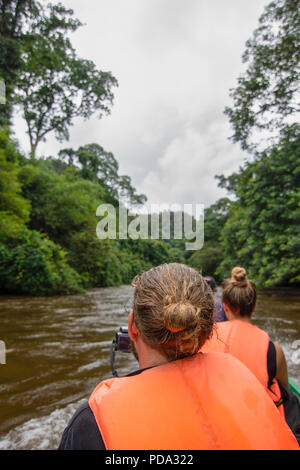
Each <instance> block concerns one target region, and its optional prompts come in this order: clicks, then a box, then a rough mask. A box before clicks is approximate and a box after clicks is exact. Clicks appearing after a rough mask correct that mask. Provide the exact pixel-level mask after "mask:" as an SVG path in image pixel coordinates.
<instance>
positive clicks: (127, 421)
mask: <svg viewBox="0 0 300 470" xmlns="http://www.w3.org/2000/svg"><path fill="white" fill-rule="evenodd" d="M132 285H133V287H134V297H133V309H132V310H131V311H130V313H129V315H128V333H129V336H130V338H131V341H132V350H133V352H134V354H135V356H136V358H137V359H138V362H139V366H140V369H139V370H137V371H135V372H132V373H131V374H129V375H127V376H126V377H117V378H111V379H108V380H104V381H102V382H100V384H99V385H98V386H97V387H96V388H95V390H94V391H93V392H92V394H91V396H90V399H89V401H88V403H85V404H84V405H82V406H81V407H80V408H79V409H78V410H77V412H76V413H75V415H74V416H73V418H72V419H71V422H70V424H69V425H68V427H67V428H66V430H65V431H64V434H63V436H62V440H61V444H60V446H59V448H60V449H77V450H80V449H82V450H83V449H102V450H104V449H106V450H125V449H127V450H133V449H134V450H139V449H141V450H147V449H148V450H152V449H156V450H163V449H166V450H176V449H181V450H191V449H299V447H298V444H297V441H296V440H295V438H294V436H293V434H292V432H291V430H290V429H289V427H288V426H287V424H286V423H285V421H284V420H283V419H282V417H281V416H280V414H279V413H278V412H277V410H276V408H275V407H274V405H273V403H272V401H271V400H270V398H269V397H268V395H267V394H266V393H265V391H264V389H263V387H262V386H261V385H260V383H259V382H258V380H257V379H256V377H254V375H253V374H252V373H251V372H250V371H249V370H248V369H247V367H245V366H244V364H242V363H241V362H240V361H238V360H237V359H236V358H234V357H233V356H231V355H229V354H210V353H207V354H202V353H199V354H198V353H197V352H198V350H199V349H201V347H202V346H203V345H204V344H205V342H206V341H207V339H208V338H209V337H210V335H211V333H212V330H213V325H214V321H213V311H214V299H213V294H212V291H211V289H210V287H209V286H208V284H207V283H206V282H205V281H204V279H203V277H202V276H201V275H200V274H199V273H198V272H197V271H195V270H194V269H192V268H190V267H188V266H185V265H183V264H177V263H171V264H164V265H161V266H158V267H156V268H153V269H150V270H149V271H146V272H144V273H142V274H140V275H139V276H137V277H136V278H135V279H134V280H133V283H132ZM225 371H226V373H225Z"/></svg>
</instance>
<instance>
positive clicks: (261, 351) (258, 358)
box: [201, 320, 284, 416]
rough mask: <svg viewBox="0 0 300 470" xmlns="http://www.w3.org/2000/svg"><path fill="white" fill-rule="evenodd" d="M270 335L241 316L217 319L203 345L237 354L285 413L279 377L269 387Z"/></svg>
mask: <svg viewBox="0 0 300 470" xmlns="http://www.w3.org/2000/svg"><path fill="white" fill-rule="evenodd" d="M269 341H270V338H269V335H268V334H267V333H266V332H265V331H263V330H261V329H260V328H257V326H255V325H252V324H251V323H249V322H245V321H241V320H231V321H226V322H219V323H216V329H215V331H214V333H213V336H212V338H211V339H210V340H209V341H206V343H205V344H204V346H203V347H202V348H201V351H202V352H225V353H229V354H232V355H233V356H235V357H236V358H238V359H239V360H240V361H241V362H243V364H245V365H246V366H247V367H248V369H250V370H251V372H253V374H254V375H255V376H256V377H257V378H258V380H259V381H260V383H261V384H262V385H263V386H264V388H265V389H266V391H267V392H268V394H269V395H270V397H271V398H272V400H273V401H274V403H275V405H276V406H277V408H278V409H279V411H280V413H281V414H282V415H283V416H284V408H283V404H282V398H281V392H280V388H279V385H278V382H277V380H276V379H275V378H274V379H273V383H272V385H270V387H268V382H269V376H268V366H267V354H268V347H269Z"/></svg>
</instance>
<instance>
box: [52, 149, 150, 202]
mask: <svg viewBox="0 0 300 470" xmlns="http://www.w3.org/2000/svg"><path fill="white" fill-rule="evenodd" d="M59 157H60V158H61V160H62V161H63V162H65V163H66V164H67V165H69V166H71V167H73V166H75V168H76V167H79V168H80V175H81V176H82V177H83V178H85V179H88V180H90V181H94V182H99V183H100V184H101V185H102V186H103V187H104V188H105V189H106V191H107V194H108V195H109V196H110V199H111V201H110V202H112V203H114V204H115V205H116V204H117V203H118V200H119V199H122V201H123V203H126V202H127V203H128V204H129V205H131V206H135V205H140V204H143V203H145V202H146V200H147V198H146V196H145V195H144V194H137V193H136V191H135V189H134V187H133V186H132V184H131V179H130V177H129V176H124V175H123V176H120V175H119V173H118V171H119V164H118V162H117V160H116V159H115V157H114V155H113V154H112V153H111V152H106V151H105V150H104V149H103V147H101V146H100V145H99V144H96V143H93V144H87V145H84V146H81V147H79V148H78V149H77V150H74V149H72V148H65V149H63V150H61V151H60V152H59Z"/></svg>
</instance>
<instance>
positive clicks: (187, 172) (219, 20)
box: [15, 0, 269, 207]
mask: <svg viewBox="0 0 300 470" xmlns="http://www.w3.org/2000/svg"><path fill="white" fill-rule="evenodd" d="M61 2H62V3H63V4H64V5H65V6H66V7H69V8H72V9H73V10H74V15H75V16H76V17H77V18H79V19H80V20H81V21H82V22H83V23H85V25H84V26H83V27H81V28H80V29H79V30H78V31H76V32H75V33H74V34H72V43H73V45H74V47H75V48H76V50H77V53H78V55H79V56H81V57H83V58H85V59H90V60H93V61H94V62H95V64H96V65H97V67H98V68H100V69H101V70H103V71H110V72H112V74H113V75H114V76H115V77H116V79H117V80H118V83H119V87H118V88H115V89H114V95H115V99H114V105H113V107H112V110H111V114H110V115H109V116H104V117H103V118H102V119H101V120H98V119H97V118H91V119H90V120H89V121H86V122H80V121H76V123H75V125H74V126H73V127H72V128H71V133H70V141H69V142H65V143H62V144H61V143H58V142H57V141H56V140H55V138H54V137H53V136H51V135H49V137H48V139H47V142H46V143H45V144H41V145H40V147H39V148H38V154H39V155H54V154H55V153H56V152H57V151H58V150H59V149H60V148H63V147H67V146H72V147H74V148H77V147H79V146H80V145H84V144H88V143H92V142H97V143H99V144H100V145H102V146H103V147H104V148H105V149H106V150H107V151H111V152H113V154H114V156H115V157H116V159H117V160H118V162H119V165H120V174H127V175H129V176H130V177H131V178H132V182H133V185H134V186H135V187H136V188H137V190H138V191H139V192H142V193H144V194H146V196H147V197H148V201H149V202H150V203H168V204H171V203H177V204H180V205H183V204H195V203H204V204H205V206H206V207H207V206H208V205H210V204H212V203H213V202H215V201H216V200H217V199H219V198H220V197H223V196H226V195H227V194H226V192H225V191H224V190H222V189H220V188H218V187H217V180H216V179H215V178H214V175H216V174H222V173H223V174H225V175H229V174H231V173H232V172H233V171H237V170H238V168H239V166H240V165H242V164H243V162H244V160H245V158H248V154H246V153H245V152H242V150H241V149H240V147H239V145H238V144H233V143H231V142H230V141H229V140H228V137H229V136H230V135H231V129H230V126H229V123H228V120H227V117H226V116H225V115H224V113H223V111H224V108H225V106H226V105H228V104H230V98H229V89H230V88H231V87H234V86H235V85H236V83H237V78H238V75H239V74H240V73H241V72H242V70H243V68H244V65H243V64H242V60H241V55H242V53H243V51H244V49H245V42H246V40H247V39H249V38H250V37H251V35H252V32H253V31H254V29H255V28H256V27H257V25H258V18H259V16H260V15H261V13H262V12H263V9H264V7H265V6H266V5H267V4H268V3H269V1H266V0H109V1H107V0H105V1H104V0H86V1H83V0H61ZM16 123H17V124H16V128H15V130H16V136H17V137H18V138H21V142H22V147H23V148H24V149H25V150H28V146H27V140H26V139H25V138H24V137H23V138H22V137H21V136H22V131H23V128H22V125H21V123H20V119H18V120H17V121H16ZM26 146H27V147H26Z"/></svg>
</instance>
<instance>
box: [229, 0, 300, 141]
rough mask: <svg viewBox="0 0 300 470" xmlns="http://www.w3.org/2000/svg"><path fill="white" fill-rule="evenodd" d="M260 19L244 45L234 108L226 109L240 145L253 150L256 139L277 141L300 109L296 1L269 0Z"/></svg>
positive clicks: (299, 36)
mask: <svg viewBox="0 0 300 470" xmlns="http://www.w3.org/2000/svg"><path fill="white" fill-rule="evenodd" d="M259 22H260V25H259V27H258V28H257V29H256V30H255V31H254V34H253V38H252V39H251V40H249V41H247V44H246V51H245V53H244V56H243V60H244V62H246V63H247V64H248V67H247V70H246V72H245V73H244V74H243V75H242V76H240V77H239V79H238V86H237V87H236V88H235V89H233V90H231V97H232V99H233V107H232V108H230V107H228V108H226V110H225V113H226V114H227V115H228V117H229V120H230V122H231V124H232V126H233V130H234V134H233V137H232V138H233V140H234V141H235V142H240V143H241V145H242V148H243V149H253V148H254V147H255V146H256V145H257V144H258V143H259V139H260V138H263V139H264V140H265V138H266V137H274V138H276V141H278V136H279V135H280V131H282V130H283V129H284V128H285V127H286V126H287V125H291V124H293V123H295V122H298V113H299V110H300V108H299V82H300V68H299V63H300V34H299V31H300V15H299V1H298V0H275V1H273V2H271V3H270V4H269V5H268V6H267V7H266V8H265V11H264V13H263V15H262V16H261V18H260V20H259ZM261 131H263V132H261ZM266 131H268V132H267V133H266ZM273 142H274V141H273Z"/></svg>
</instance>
